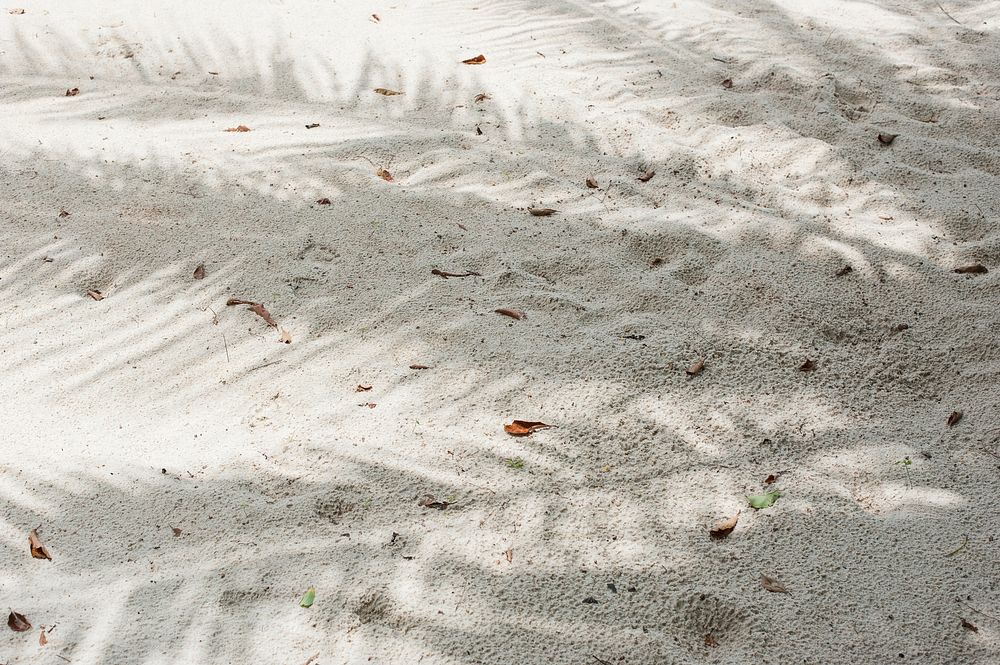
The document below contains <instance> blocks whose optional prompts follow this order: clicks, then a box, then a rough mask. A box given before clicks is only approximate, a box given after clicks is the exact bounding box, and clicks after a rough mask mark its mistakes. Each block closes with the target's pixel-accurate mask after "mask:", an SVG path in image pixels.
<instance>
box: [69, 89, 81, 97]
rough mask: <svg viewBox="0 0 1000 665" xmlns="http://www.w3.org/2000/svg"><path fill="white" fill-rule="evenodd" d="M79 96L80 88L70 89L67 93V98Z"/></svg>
mask: <svg viewBox="0 0 1000 665" xmlns="http://www.w3.org/2000/svg"><path fill="white" fill-rule="evenodd" d="M79 94H80V88H69V89H68V90H67V91H66V96H67V97H76V96H77V95H79Z"/></svg>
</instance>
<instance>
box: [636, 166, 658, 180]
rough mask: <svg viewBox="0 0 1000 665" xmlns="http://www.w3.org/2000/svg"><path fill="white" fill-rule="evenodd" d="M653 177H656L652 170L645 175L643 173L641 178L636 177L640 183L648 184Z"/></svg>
mask: <svg viewBox="0 0 1000 665" xmlns="http://www.w3.org/2000/svg"><path fill="white" fill-rule="evenodd" d="M654 175H656V171H654V170H653V169H648V170H647V171H646V172H645V173H643V174H642V175H641V176H639V177H638V180H640V181H641V182H649V181H650V180H652V179H653V176H654Z"/></svg>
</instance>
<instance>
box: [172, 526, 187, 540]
mask: <svg viewBox="0 0 1000 665" xmlns="http://www.w3.org/2000/svg"><path fill="white" fill-rule="evenodd" d="M170 530H171V531H173V533H174V538H180V537H181V534H182V533H184V532H183V531H181V530H180V529H179V528H177V527H175V526H172V527H170Z"/></svg>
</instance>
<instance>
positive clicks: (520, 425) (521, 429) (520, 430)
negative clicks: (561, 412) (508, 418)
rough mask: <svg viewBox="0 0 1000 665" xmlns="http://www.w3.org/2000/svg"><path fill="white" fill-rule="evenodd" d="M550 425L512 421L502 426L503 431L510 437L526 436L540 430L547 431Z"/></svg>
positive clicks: (529, 421) (527, 421)
mask: <svg viewBox="0 0 1000 665" xmlns="http://www.w3.org/2000/svg"><path fill="white" fill-rule="evenodd" d="M550 427H552V425H546V424H545V423H543V422H538V421H531V420H514V421H512V422H511V423H510V424H509V425H504V426H503V431H505V432H507V434H510V435H511V436H528V435H529V434H531V433H532V432H537V431H538V430H542V429H549V428H550Z"/></svg>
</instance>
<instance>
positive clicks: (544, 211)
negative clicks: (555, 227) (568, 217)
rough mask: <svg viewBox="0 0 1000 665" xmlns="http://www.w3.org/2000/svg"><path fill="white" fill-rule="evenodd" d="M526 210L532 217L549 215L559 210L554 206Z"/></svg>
mask: <svg viewBox="0 0 1000 665" xmlns="http://www.w3.org/2000/svg"><path fill="white" fill-rule="evenodd" d="M528 212H530V213H531V216H532V217H550V216H551V215H554V214H556V213H557V212H559V211H558V210H555V209H554V208H528Z"/></svg>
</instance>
